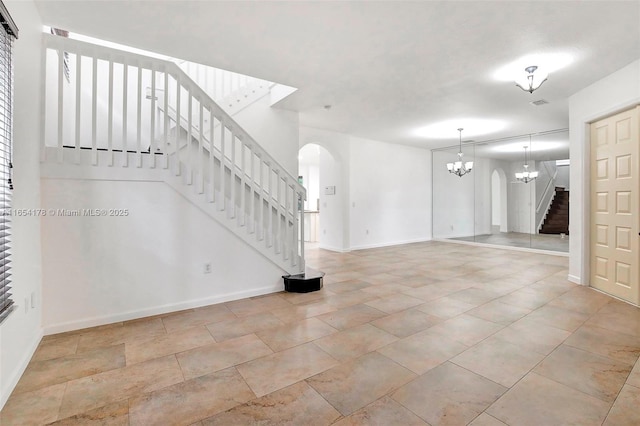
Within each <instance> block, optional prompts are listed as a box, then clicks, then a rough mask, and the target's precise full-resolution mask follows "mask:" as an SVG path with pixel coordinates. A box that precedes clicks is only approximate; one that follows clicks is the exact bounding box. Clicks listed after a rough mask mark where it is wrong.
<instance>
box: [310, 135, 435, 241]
mask: <svg viewBox="0 0 640 426" xmlns="http://www.w3.org/2000/svg"><path fill="white" fill-rule="evenodd" d="M309 143H313V144H317V145H320V146H321V147H322V148H324V149H321V150H320V230H319V234H320V235H319V236H320V246H321V247H323V248H326V249H329V250H335V251H349V250H356V249H361V248H366V247H380V246H386V245H393V244H401V243H407V242H414V241H424V240H429V239H431V152H430V151H428V150H424V149H419V148H413V147H407V146H402V145H395V144H394V145H392V144H388V143H385V142H380V141H374V140H368V139H361V138H356V137H353V136H349V135H346V134H343V133H337V132H331V131H326V130H321V129H314V128H310V127H300V144H301V146H304V145H306V144H309ZM325 149H326V151H325ZM326 186H335V187H336V193H335V195H327V194H325V191H324V188H325V187H326ZM367 230H369V233H368V234H367Z"/></svg>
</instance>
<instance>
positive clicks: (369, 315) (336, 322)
mask: <svg viewBox="0 0 640 426" xmlns="http://www.w3.org/2000/svg"><path fill="white" fill-rule="evenodd" d="M386 315H387V314H385V313H384V312H382V311H379V310H378V309H375V308H372V307H371V306H367V305H363V304H360V305H353V306H349V307H347V308H343V309H340V310H338V311H335V312H329V313H327V314H324V315H320V316H318V319H321V320H322V321H324V322H325V323H327V324H329V325H330V326H331V327H333V328H335V329H338V330H345V329H347V328H351V327H356V326H358V325H361V324H365V323H368V322H370V321H373V320H376V319H378V318H382V317H384V316H386Z"/></svg>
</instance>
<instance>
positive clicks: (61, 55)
mask: <svg viewBox="0 0 640 426" xmlns="http://www.w3.org/2000/svg"><path fill="white" fill-rule="evenodd" d="M63 80H64V49H58V141H57V142H58V143H57V146H58V149H57V152H56V154H57V160H58V163H62V159H63V149H64V148H63V141H62V137H63V134H62V129H63V120H64V117H63V111H64V83H63ZM94 103H95V99H94Z"/></svg>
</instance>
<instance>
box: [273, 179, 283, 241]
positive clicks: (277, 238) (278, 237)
mask: <svg viewBox="0 0 640 426" xmlns="http://www.w3.org/2000/svg"><path fill="white" fill-rule="evenodd" d="M273 172H274V174H275V178H276V193H275V194H274V195H275V206H274V207H275V209H276V229H275V230H274V235H273V240H274V245H275V252H276V254H280V252H281V247H282V238H281V229H282V228H281V223H280V214H281V213H280V200H281V199H282V198H281V197H280V171H279V170H277V169H276V170H274V171H273Z"/></svg>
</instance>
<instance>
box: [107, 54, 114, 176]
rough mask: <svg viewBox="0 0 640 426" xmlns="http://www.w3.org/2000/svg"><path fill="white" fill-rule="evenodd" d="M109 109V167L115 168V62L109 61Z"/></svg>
mask: <svg viewBox="0 0 640 426" xmlns="http://www.w3.org/2000/svg"><path fill="white" fill-rule="evenodd" d="M108 99H109V107H108V108H109V109H108V112H107V123H108V125H109V128H108V129H107V165H108V166H113V61H112V60H109V96H108Z"/></svg>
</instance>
